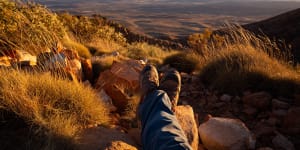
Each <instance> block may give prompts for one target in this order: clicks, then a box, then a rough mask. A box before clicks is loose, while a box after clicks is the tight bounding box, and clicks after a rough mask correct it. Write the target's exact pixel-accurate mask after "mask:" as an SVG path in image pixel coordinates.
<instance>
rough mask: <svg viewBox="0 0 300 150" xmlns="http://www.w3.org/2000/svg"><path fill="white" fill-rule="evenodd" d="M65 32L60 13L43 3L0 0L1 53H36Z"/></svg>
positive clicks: (48, 46)
mask: <svg viewBox="0 0 300 150" xmlns="http://www.w3.org/2000/svg"><path fill="white" fill-rule="evenodd" d="M65 35H66V32H65V28H64V27H63V24H62V23H61V22H60V21H59V20H58V17H57V15H55V14H54V13H52V12H50V11H49V10H48V9H46V8H45V7H43V6H41V5H36V4H30V3H26V4H25V3H22V2H15V1H9V0H0V48H1V53H5V52H6V51H10V50H13V49H21V50H25V51H27V52H30V53H34V54H37V53H39V52H41V51H45V50H46V49H47V48H52V47H53V46H54V45H55V44H56V43H57V42H58V41H60V40H61V39H62V38H63V37H64V36H65Z"/></svg>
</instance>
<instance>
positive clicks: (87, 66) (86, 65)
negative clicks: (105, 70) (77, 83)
mask: <svg viewBox="0 0 300 150" xmlns="http://www.w3.org/2000/svg"><path fill="white" fill-rule="evenodd" d="M80 62H81V66H82V73H83V81H84V80H88V81H90V82H91V83H92V82H93V67H92V61H91V60H90V59H81V60H80Z"/></svg>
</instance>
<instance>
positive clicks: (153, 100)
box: [138, 90, 192, 150]
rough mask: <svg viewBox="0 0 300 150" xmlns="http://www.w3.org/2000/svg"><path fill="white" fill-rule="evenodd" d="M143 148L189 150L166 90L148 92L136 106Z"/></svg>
mask: <svg viewBox="0 0 300 150" xmlns="http://www.w3.org/2000/svg"><path fill="white" fill-rule="evenodd" d="M138 115H139V117H140V120H141V123H142V135H141V136H142V144H143V150H191V149H192V148H191V146H190V145H189V143H188V140H187V138H186V136H185V135H184V132H183V130H182V128H181V126H180V125H179V123H178V120H177V119H176V116H175V115H174V113H173V112H172V110H171V102H170V99H169V97H168V95H167V94H166V92H164V91H161V90H156V91H153V92H151V93H149V94H148V95H147V96H146V97H145V98H144V100H143V101H142V103H141V104H140V106H139V108H138Z"/></svg>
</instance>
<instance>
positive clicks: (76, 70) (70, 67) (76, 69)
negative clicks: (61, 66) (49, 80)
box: [66, 59, 82, 81]
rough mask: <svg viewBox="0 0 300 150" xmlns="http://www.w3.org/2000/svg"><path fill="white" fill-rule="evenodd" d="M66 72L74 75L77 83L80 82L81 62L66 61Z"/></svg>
mask: <svg viewBox="0 0 300 150" xmlns="http://www.w3.org/2000/svg"><path fill="white" fill-rule="evenodd" d="M66 70H67V71H68V72H70V73H72V74H73V75H75V78H76V79H77V80H78V81H81V79H82V67H81V62H80V60H78V59H71V60H68V61H67V66H66Z"/></svg>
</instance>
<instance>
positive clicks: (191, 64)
mask: <svg viewBox="0 0 300 150" xmlns="http://www.w3.org/2000/svg"><path fill="white" fill-rule="evenodd" d="M168 64H169V65H170V66H171V67H173V68H176V69H177V70H178V71H180V72H186V73H192V72H194V71H198V69H199V65H200V60H199V56H197V55H196V54H194V53H190V54H186V53H184V52H181V53H179V54H175V55H171V56H169V57H167V58H166V59H165V60H164V65H168Z"/></svg>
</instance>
